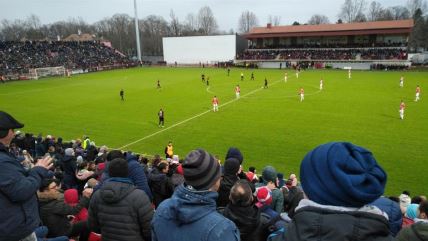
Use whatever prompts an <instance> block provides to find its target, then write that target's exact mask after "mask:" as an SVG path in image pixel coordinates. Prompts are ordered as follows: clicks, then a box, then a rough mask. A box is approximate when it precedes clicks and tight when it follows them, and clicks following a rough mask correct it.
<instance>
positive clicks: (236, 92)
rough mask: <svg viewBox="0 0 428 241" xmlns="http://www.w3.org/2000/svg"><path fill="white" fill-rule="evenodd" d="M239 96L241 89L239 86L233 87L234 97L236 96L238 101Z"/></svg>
mask: <svg viewBox="0 0 428 241" xmlns="http://www.w3.org/2000/svg"><path fill="white" fill-rule="evenodd" d="M240 94H241V88H240V87H239V85H237V86H236V87H235V95H236V99H239V95H240Z"/></svg>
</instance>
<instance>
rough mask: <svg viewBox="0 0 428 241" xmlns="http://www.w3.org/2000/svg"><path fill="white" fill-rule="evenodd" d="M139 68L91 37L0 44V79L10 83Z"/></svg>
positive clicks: (103, 42)
mask: <svg viewBox="0 0 428 241" xmlns="http://www.w3.org/2000/svg"><path fill="white" fill-rule="evenodd" d="M137 64H138V63H137V62H135V61H132V60H131V59H129V58H128V57H127V56H126V55H124V54H122V53H121V52H119V51H117V50H116V49H114V48H113V47H112V46H111V43H110V42H108V41H105V40H104V41H101V40H96V39H94V38H93V37H92V36H91V35H89V34H83V35H81V36H78V35H73V36H69V37H67V38H65V39H64V40H63V41H29V40H24V41H0V75H1V76H5V78H6V79H9V80H13V79H37V78H38V77H40V76H48V75H65V74H66V73H68V72H69V73H84V72H93V71H100V70H107V69H116V68H126V67H133V66H136V65H137ZM59 69H61V70H59Z"/></svg>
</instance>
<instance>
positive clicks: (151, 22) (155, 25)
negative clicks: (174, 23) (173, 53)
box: [140, 15, 168, 55]
mask: <svg viewBox="0 0 428 241" xmlns="http://www.w3.org/2000/svg"><path fill="white" fill-rule="evenodd" d="M140 29H141V32H142V41H143V43H144V44H143V53H144V54H145V55H162V51H163V48H162V38H163V37H165V36H167V34H168V22H167V21H166V20H165V19H163V18H162V17H161V16H155V15H150V16H148V17H147V18H145V19H144V20H143V21H141V28H140Z"/></svg>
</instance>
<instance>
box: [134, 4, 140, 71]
mask: <svg viewBox="0 0 428 241" xmlns="http://www.w3.org/2000/svg"><path fill="white" fill-rule="evenodd" d="M134 10H135V36H136V41H137V56H138V61H140V63H141V46H140V31H139V30H138V14H137V0H134Z"/></svg>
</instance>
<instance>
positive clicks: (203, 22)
mask: <svg viewBox="0 0 428 241" xmlns="http://www.w3.org/2000/svg"><path fill="white" fill-rule="evenodd" d="M198 26H199V29H200V31H201V32H202V33H203V34H205V35H210V34H214V33H215V32H216V31H217V28H218V25H217V20H216V19H215V17H214V14H213V12H212V11H211V8H210V7H208V6H205V7H202V8H201V9H199V12H198Z"/></svg>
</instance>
